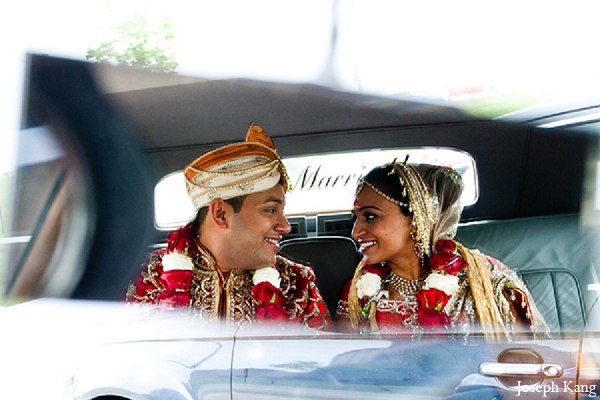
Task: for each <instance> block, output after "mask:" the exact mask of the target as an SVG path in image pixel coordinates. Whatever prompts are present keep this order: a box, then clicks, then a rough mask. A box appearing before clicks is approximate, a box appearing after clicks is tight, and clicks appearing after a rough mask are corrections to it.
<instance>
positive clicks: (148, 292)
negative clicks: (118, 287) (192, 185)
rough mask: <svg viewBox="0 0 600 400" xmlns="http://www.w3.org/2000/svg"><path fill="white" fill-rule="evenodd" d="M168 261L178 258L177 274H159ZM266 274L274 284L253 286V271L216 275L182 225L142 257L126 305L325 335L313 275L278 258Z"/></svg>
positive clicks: (325, 316)
mask: <svg viewBox="0 0 600 400" xmlns="http://www.w3.org/2000/svg"><path fill="white" fill-rule="evenodd" d="M172 255H175V256H178V257H180V258H181V260H182V262H181V264H180V265H181V267H180V268H177V267H176V268H165V266H164V263H165V262H164V260H165V259H166V258H167V257H171V256H172ZM186 258H188V259H189V260H191V263H188V265H189V266H186V262H185V261H186ZM269 269H271V268H269ZM272 269H273V273H274V274H275V276H277V274H278V277H277V278H276V280H277V283H276V284H272V283H271V282H269V281H268V280H263V281H259V282H257V280H256V278H255V275H257V274H258V273H259V272H255V271H247V270H232V271H231V272H229V273H228V274H227V275H225V274H222V273H221V271H220V270H219V269H218V266H217V265H216V263H215V261H214V259H213V257H212V256H211V255H210V253H209V252H208V251H207V250H206V249H205V248H204V247H203V246H202V245H201V244H200V243H199V242H198V240H196V239H194V238H193V235H192V230H191V227H190V225H187V226H185V227H183V228H181V229H179V230H178V231H176V232H173V233H172V234H170V235H169V237H168V247H167V248H166V249H161V250H156V251H154V252H152V253H150V254H149V255H148V257H147V259H146V262H145V263H144V264H143V265H142V271H141V274H140V276H139V277H138V278H137V279H136V280H135V281H134V282H132V283H131V284H130V286H129V289H128V291H127V301H128V302H137V303H147V304H157V305H159V306H161V307H166V308H180V307H181V308H187V309H192V310H195V311H196V312H197V313H198V315H200V316H201V317H202V318H203V319H207V320H209V319H218V320H221V321H225V323H226V324H250V323H253V322H256V321H259V322H260V321H268V322H282V323H296V324H301V325H304V326H307V327H309V328H313V329H322V330H330V329H331V327H332V324H331V318H330V316H329V313H328V311H327V306H326V305H325V302H324V301H323V298H322V297H321V294H320V293H319V291H318V289H317V287H316V285H315V275H314V272H313V270H312V269H311V268H310V267H307V266H305V265H302V264H298V263H295V262H292V261H290V260H288V259H286V258H284V257H281V256H277V257H276V263H275V265H274V266H273V268H272ZM258 271H262V270H258ZM253 278H254V279H253ZM253 280H254V282H253Z"/></svg>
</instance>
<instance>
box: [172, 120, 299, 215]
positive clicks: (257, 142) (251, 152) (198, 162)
mask: <svg viewBox="0 0 600 400" xmlns="http://www.w3.org/2000/svg"><path fill="white" fill-rule="evenodd" d="M183 174H184V177H185V183H186V187H187V191H188V195H189V196H190V199H191V200H192V202H193V203H194V207H195V209H196V210H198V209H200V208H202V207H204V206H206V205H208V204H209V203H210V202H211V201H212V200H213V199H217V198H220V199H223V200H226V199H231V198H233V197H238V196H245V195H248V194H251V193H257V192H262V191H265V190H269V189H271V188H272V187H273V186H275V185H276V184H277V183H279V182H281V183H282V184H283V189H284V190H285V191H287V190H288V175H287V172H286V170H285V167H284V165H283V162H282V161H281V158H279V155H278V154H277V152H276V151H275V144H274V143H273V141H272V140H271V138H270V137H269V136H268V135H267V134H266V133H265V132H264V131H263V130H262V129H261V127H259V126H258V125H254V124H250V126H249V127H248V132H247V133H246V140H245V141H244V142H241V143H234V144H230V145H227V146H223V147H220V148H218V149H215V150H212V151H209V152H208V153H206V154H203V155H201V156H200V157H198V158H196V159H195V160H194V161H192V162H191V163H190V164H188V165H187V166H186V167H185V168H184V170H183Z"/></svg>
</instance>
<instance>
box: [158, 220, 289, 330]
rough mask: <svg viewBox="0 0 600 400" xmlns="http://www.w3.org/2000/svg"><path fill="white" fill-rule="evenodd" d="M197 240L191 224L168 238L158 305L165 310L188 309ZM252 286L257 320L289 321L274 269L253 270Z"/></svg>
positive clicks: (279, 279) (163, 256) (170, 234)
mask: <svg viewBox="0 0 600 400" xmlns="http://www.w3.org/2000/svg"><path fill="white" fill-rule="evenodd" d="M195 238H196V234H195V232H194V230H193V229H192V224H191V223H190V224H187V225H186V226H183V227H181V228H179V229H177V230H176V231H173V232H170V233H169V234H168V235H167V248H166V249H165V250H164V251H163V252H162V262H161V264H162V271H161V272H160V277H161V278H162V281H163V282H162V283H163V289H164V291H162V292H161V293H159V295H158V298H159V304H160V305H161V306H163V307H165V308H177V307H185V306H187V305H188V303H189V301H190V298H191V293H190V285H191V283H192V277H193V270H194V262H193V257H194V255H195V254H196V246H195V244H194V240H195ZM217 268H218V267H217ZM252 283H253V287H252V297H253V300H254V308H255V312H256V319H257V320H258V321H263V320H264V321H274V322H283V321H285V320H287V319H288V318H289V314H288V312H287V310H286V301H285V298H284V296H283V292H282V291H281V288H280V283H281V278H280V276H279V271H277V269H276V268H274V267H267V268H261V269H259V270H256V271H252Z"/></svg>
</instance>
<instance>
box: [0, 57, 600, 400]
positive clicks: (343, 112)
mask: <svg viewBox="0 0 600 400" xmlns="http://www.w3.org/2000/svg"><path fill="white" fill-rule="evenodd" d="M28 71H29V73H28V75H27V76H28V84H27V86H26V87H27V92H26V93H27V97H26V104H27V107H26V114H25V118H24V120H25V123H24V129H23V131H22V135H23V140H22V142H21V143H22V145H24V146H26V148H27V149H29V152H28V151H25V152H24V154H27V155H29V156H31V157H30V158H31V159H32V161H30V162H27V163H24V164H23V165H22V166H21V167H20V168H19V170H18V174H17V176H16V183H17V186H16V187H15V194H16V196H17V203H16V204H17V206H16V208H15V213H14V214H15V224H16V225H15V226H16V227H17V229H16V230H15V232H13V234H14V236H13V237H15V238H17V239H18V238H25V239H22V240H21V241H19V240H14V241H12V242H10V243H5V246H10V249H11V250H10V251H9V252H8V255H9V262H8V263H7V265H10V266H11V267H12V268H11V269H8V270H7V275H6V276H7V278H6V288H7V289H6V293H7V294H8V296H9V297H12V298H17V297H20V296H23V297H27V298H30V299H33V300H30V301H27V302H23V303H21V304H16V305H13V306H9V307H5V308H3V309H2V310H1V311H2V312H1V313H0V318H2V320H3V326H14V327H16V326H20V327H21V329H14V330H8V331H6V330H5V331H4V332H3V333H4V334H5V335H6V336H5V338H6V339H5V340H3V341H2V345H3V349H2V352H3V354H5V355H6V359H7V360H11V363H12V365H15V366H19V368H14V369H13V370H6V371H5V372H4V373H3V374H2V375H3V379H5V380H6V385H4V386H5V390H6V393H10V394H13V395H14V396H17V397H18V396H19V395H20V396H21V397H23V394H24V393H25V397H30V398H34V397H39V396H45V397H46V398H48V397H57V398H58V397H59V395H57V394H56V393H59V392H60V393H61V395H60V396H64V397H65V398H71V399H109V398H110V399H115V398H118V399H159V398H160V399H200V398H229V399H231V398H234V399H235V398H238V399H239V398H243V399H247V398H281V397H289V398H302V399H304V398H311V399H332V398H366V397H372V396H377V397H378V398H390V399H391V398H394V399H397V398H428V399H431V398H473V399H485V398H498V397H502V398H540V397H541V396H546V397H548V398H561V399H562V398H573V399H575V398H580V399H581V398H588V397H595V396H596V393H597V385H598V383H600V368H599V365H600V352H599V351H598V349H599V347H598V345H597V334H598V332H599V328H598V327H599V325H598V323H599V321H600V319H599V318H598V317H599V316H600V310H599V306H598V288H599V287H600V286H599V284H600V282H598V278H597V276H598V271H597V268H596V265H598V263H597V256H598V254H597V246H596V243H597V242H598V241H597V234H598V229H597V217H598V211H597V208H598V207H597V204H598V203H597V200H596V199H597V198H598V194H597V187H598V185H597V183H596V169H597V165H598V148H597V146H598V136H597V134H596V133H595V132H594V131H593V130H591V131H590V130H586V129H584V127H582V126H577V129H570V128H568V127H567V128H565V127H562V126H557V127H551V128H540V127H537V126H534V125H532V124H531V123H530V122H528V121H530V120H531V118H529V117H528V118H527V121H524V120H519V121H514V120H511V118H508V117H507V118H506V119H502V118H501V119H482V118H477V117H474V116H472V115H469V114H466V113H464V112H462V111H460V110H458V109H456V108H453V107H448V106H447V105H444V104H440V103H435V102H434V103H432V102H419V101H415V99H398V98H390V97H383V96H376V95H367V94H364V93H363V94H361V93H352V92H344V91H339V90H335V89H331V88H327V87H323V86H318V85H313V84H298V83H296V84H292V83H282V82H264V81H257V80H249V79H221V80H210V79H199V78H194V77H184V76H180V75H173V74H160V73H149V72H145V71H139V70H132V69H129V68H120V67H115V66H105V65H98V64H92V63H87V62H82V61H74V60H68V59H63V58H57V57H51V56H44V55H32V56H30V59H29V63H28ZM133 77H135V79H133ZM119 82H120V83H121V84H123V83H126V84H127V86H128V88H127V89H128V90H119V89H118V84H119ZM225 105H226V106H225ZM543 112H544V111H543V109H542V110H538V111H537V113H538V116H539V119H541V117H542V116H543V115H544V114H543ZM534 119H538V118H537V117H536V118H534ZM250 122H255V123H257V124H260V125H261V126H262V127H263V128H264V129H265V131H267V132H268V133H269V134H270V135H271V136H272V138H273V140H274V141H275V143H276V145H277V149H278V152H279V154H280V155H281V156H282V157H283V158H284V161H285V160H286V159H292V158H294V157H295V158H298V157H300V158H302V157H304V156H308V155H313V156H314V155H319V154H325V155H327V157H328V158H330V159H334V158H333V155H335V154H338V153H340V154H341V155H344V154H350V155H351V156H352V157H353V159H354V160H357V161H359V160H363V158H360V157H366V156H364V153H362V154H363V155H362V156H357V154H361V153H357V152H359V151H368V152H370V153H373V151H375V152H376V155H377V157H375V159H376V160H377V161H383V162H386V161H391V160H381V158H382V155H387V154H388V153H385V152H386V151H388V150H389V149H393V150H394V151H400V152H401V153H402V154H403V153H406V152H407V151H409V152H411V153H414V154H417V153H418V152H419V151H420V150H424V151H425V153H427V154H431V153H433V152H435V151H438V150H447V149H453V150H455V151H456V152H457V153H459V154H467V155H469V157H470V158H469V159H471V160H473V165H474V167H473V171H474V176H473V179H474V184H473V190H474V192H473V193H474V194H473V201H475V199H476V201H475V202H474V204H472V205H470V206H469V207H467V208H466V209H465V210H464V213H463V215H462V219H461V224H460V227H459V230H458V234H457V236H458V239H459V240H460V241H461V242H463V243H465V244H466V245H467V246H468V247H470V248H478V249H480V250H481V251H483V252H484V253H486V254H490V255H492V256H494V257H497V258H499V259H501V260H503V261H504V262H506V264H507V265H509V266H511V267H512V268H514V269H515V270H516V271H517V273H518V274H519V275H520V276H521V277H522V278H523V279H524V280H525V282H526V283H527V285H528V287H529V289H530V291H531V293H532V296H533V298H534V299H535V301H536V304H537V305H538V307H539V308H540V311H541V312H542V314H543V315H544V317H545V319H546V321H547V322H548V324H549V326H550V328H551V333H552V339H550V340H541V341H540V340H533V339H531V338H527V337H524V338H520V337H519V338H517V339H515V340H514V341H512V342H506V343H488V342H486V340H485V338H484V337H482V336H479V335H477V334H472V335H470V336H469V338H468V340H463V339H454V338H447V337H437V336H433V337H429V336H426V337H424V338H422V339H419V340H415V339H414V338H413V337H411V335H410V334H406V335H403V334H394V335H391V334H387V335H355V334H345V333H338V332H327V333H324V332H321V333H319V332H315V331H312V330H308V329H292V328H290V327H286V328H282V327H280V326H268V325H267V326H262V325H260V326H254V327H246V328H239V329H235V328H233V329H232V328H227V327H219V326H214V325H213V324H209V323H206V322H205V321H200V320H199V319H198V318H197V316H194V315H193V314H190V313H182V312H180V311H178V310H163V311H162V312H158V313H157V312H156V310H155V309H153V308H152V309H150V310H148V309H146V308H145V307H139V308H138V307H127V306H125V305H124V304H123V303H122V302H121V300H122V299H123V296H124V291H125V288H126V286H127V284H128V282H129V281H130V280H131V279H132V278H133V277H134V276H135V275H136V273H137V271H138V267H139V264H140V262H141V261H142V259H143V256H144V254H145V253H146V252H148V251H150V250H152V249H154V248H157V247H160V246H164V243H165V236H166V232H168V229H172V227H171V228H162V229H159V228H157V225H156V219H155V215H154V209H153V203H152V199H153V196H154V195H155V190H156V188H155V185H156V184H157V183H158V182H160V181H161V180H162V179H164V178H165V177H168V176H170V175H171V174H173V173H176V172H177V171H178V170H181V169H182V168H183V167H184V166H185V165H186V164H187V163H188V162H189V161H190V160H192V159H194V158H195V157H197V155H198V154H200V153H202V152H204V151H206V150H210V149H212V148H215V147H217V146H220V145H223V144H226V143H230V142H234V141H239V140H240V135H241V134H242V133H243V131H244V129H245V127H246V126H247V125H248V124H249V123H250ZM33 144H38V145H40V146H41V150H40V153H41V154H43V155H44V157H33V153H34V148H35V147H34V145H33ZM336 162H339V161H336ZM346 162H347V161H346ZM467 164H468V163H467ZM348 168H350V167H348ZM300 171H302V169H300ZM348 174H350V173H348ZM318 186H319V185H317V187H315V186H314V185H313V186H311V185H305V187H304V189H305V190H304V191H305V192H311V193H315V197H313V200H311V201H309V202H306V203H308V204H309V206H311V207H313V209H312V210H313V211H310V210H304V211H302V210H296V211H295V212H296V213H295V214H294V215H291V216H290V221H291V222H292V225H293V226H294V231H293V232H292V233H291V234H290V236H288V237H287V238H286V240H285V241H284V242H282V245H281V251H282V252H283V253H284V254H287V255H289V256H293V257H294V258H296V259H300V260H303V261H306V262H308V263H310V265H311V266H312V267H313V269H314V270H315V272H316V276H317V284H318V285H319V287H320V289H321V291H322V292H323V295H324V297H325V300H326V302H327V305H328V307H329V309H330V312H331V313H332V314H334V313H335V307H336V302H337V298H338V297H339V294H340V292H341V288H342V286H343V285H344V284H345V283H346V282H347V281H348V279H349V278H351V276H352V274H353V271H354V268H355V266H356V264H357V262H358V261H359V259H360V254H359V253H358V252H357V247H356V244H355V243H354V242H353V241H352V240H351V239H350V238H349V236H350V235H349V232H350V230H351V228H352V219H351V216H350V214H349V213H348V209H349V206H350V204H348V205H347V206H344V204H341V205H332V206H328V208H325V209H320V208H318V207H319V206H320V204H319V203H320V201H319V200H318V199H320V198H323V196H326V195H327V194H328V193H329V195H331V192H327V190H330V189H332V188H331V187H327V185H322V186H325V187H321V188H320V189H321V191H318V190H316V189H317V188H318ZM302 191H303V190H302V188H301V189H300V190H299V192H300V193H302ZM292 193H293V192H292ZM290 196H291V195H290ZM315 199H316V200H315ZM311 204H312V205H311ZM344 207H346V208H344ZM315 210H317V211H315ZM49 298H54V299H49ZM61 298H62V299H64V300H60V299H61ZM24 353H27V354H33V359H31V360H29V359H24V358H23V354H24ZM4 365H7V364H6V362H5V363H4ZM24 370H31V371H32V372H29V373H28V374H27V375H28V376H32V375H33V376H36V377H38V378H39V381H40V382H41V383H42V384H41V385H36V386H37V391H36V389H35V388H31V387H29V388H28V387H27V382H28V380H27V379H26V380H25V382H24V381H23V377H22V375H21V373H22V371H24ZM36 379H37V378H36Z"/></svg>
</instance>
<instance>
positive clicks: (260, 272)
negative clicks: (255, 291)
mask: <svg viewBox="0 0 600 400" xmlns="http://www.w3.org/2000/svg"><path fill="white" fill-rule="evenodd" d="M261 282H269V283H270V284H271V285H273V286H275V287H276V288H277V289H279V285H280V283H281V278H280V277H279V271H277V270H276V269H275V268H273V267H267V268H261V269H257V270H256V271H254V275H252V283H253V284H254V285H258V284H259V283H261Z"/></svg>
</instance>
